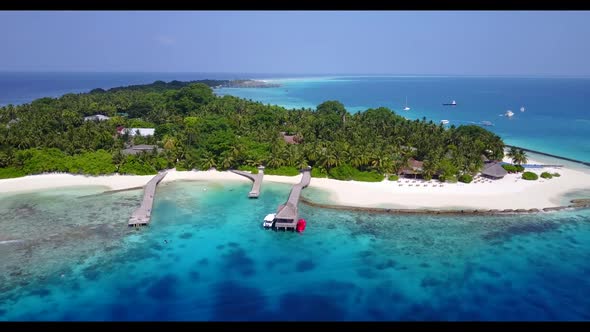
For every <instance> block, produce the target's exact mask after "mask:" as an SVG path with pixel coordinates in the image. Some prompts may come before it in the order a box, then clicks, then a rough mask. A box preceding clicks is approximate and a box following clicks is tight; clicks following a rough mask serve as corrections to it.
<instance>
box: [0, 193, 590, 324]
mask: <svg viewBox="0 0 590 332" xmlns="http://www.w3.org/2000/svg"><path fill="white" fill-rule="evenodd" d="M249 189H250V185H249V183H234V182H228V183H219V182H173V183H165V184H162V185H161V186H160V187H159V189H158V192H157V199H156V204H155V206H154V212H153V219H152V224H151V225H150V226H149V227H147V228H141V229H139V230H134V229H129V228H127V227H126V220H127V218H128V216H129V214H130V213H131V211H133V209H134V208H135V206H136V205H137V204H139V201H140V197H141V192H140V191H128V192H118V193H113V194H109V195H95V196H88V195H91V194H93V193H98V192H100V189H99V188H92V187H89V188H75V189H68V190H61V191H47V192H42V193H36V194H21V195H12V196H8V195H2V196H1V197H0V229H2V232H1V235H0V236H1V237H2V238H0V255H1V257H2V260H1V261H0V320H3V321H6V320H99V321H101V320H397V319H402V320H474V319H475V320H480V319H481V320H588V319H590V299H589V298H588V296H587V295H588V294H590V281H589V280H588V278H587V276H588V275H590V266H589V265H588V262H589V261H590V211H588V210H581V211H569V212H559V213H552V214H540V215H523V216H504V217H440V216H385V215H372V214H361V213H349V212H343V211H330V210H322V209H316V208H311V207H308V206H305V205H301V207H300V209H301V214H302V217H304V218H306V220H307V221H308V225H307V229H306V231H305V233H303V234H297V233H291V232H274V231H268V230H264V229H262V228H261V221H262V218H263V217H264V215H266V214H267V213H269V212H271V211H274V210H275V209H276V207H277V205H278V204H280V203H282V202H283V200H284V199H286V197H287V195H288V192H289V189H290V188H289V187H288V186H287V185H280V184H272V183H265V184H264V185H263V189H262V194H261V197H260V198H259V199H258V200H250V199H248V198H247V193H248V191H249ZM304 192H305V191H304ZM310 194H313V193H310ZM316 194H317V193H316ZM80 196H85V197H82V198H80ZM312 196H313V195H312ZM165 240H167V241H168V243H165Z"/></svg>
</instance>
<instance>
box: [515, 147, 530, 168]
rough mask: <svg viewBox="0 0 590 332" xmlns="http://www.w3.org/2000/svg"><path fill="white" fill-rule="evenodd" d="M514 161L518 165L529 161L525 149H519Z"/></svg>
mask: <svg viewBox="0 0 590 332" xmlns="http://www.w3.org/2000/svg"><path fill="white" fill-rule="evenodd" d="M512 161H513V162H514V163H515V164H517V165H521V164H526V163H527V161H528V158H527V156H526V152H524V150H523V149H518V153H517V154H516V156H514V157H513V159H512Z"/></svg>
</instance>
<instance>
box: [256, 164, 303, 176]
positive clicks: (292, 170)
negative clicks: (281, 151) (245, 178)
mask: <svg viewBox="0 0 590 332" xmlns="http://www.w3.org/2000/svg"><path fill="white" fill-rule="evenodd" d="M299 173H300V172H299V169H297V168H296V167H293V166H281V167H279V168H266V169H265V170H264V174H268V175H284V176H295V175H299Z"/></svg>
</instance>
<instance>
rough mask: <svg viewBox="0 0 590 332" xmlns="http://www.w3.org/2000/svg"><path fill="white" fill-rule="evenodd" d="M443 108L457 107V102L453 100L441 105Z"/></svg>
mask: <svg viewBox="0 0 590 332" xmlns="http://www.w3.org/2000/svg"><path fill="white" fill-rule="evenodd" d="M443 106H457V102H456V101H454V100H453V101H451V102H450V103H445V104H443Z"/></svg>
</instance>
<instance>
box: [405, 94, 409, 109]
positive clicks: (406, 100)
mask: <svg viewBox="0 0 590 332" xmlns="http://www.w3.org/2000/svg"><path fill="white" fill-rule="evenodd" d="M409 110H410V108H409V107H408V96H406V107H404V111H409Z"/></svg>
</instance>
